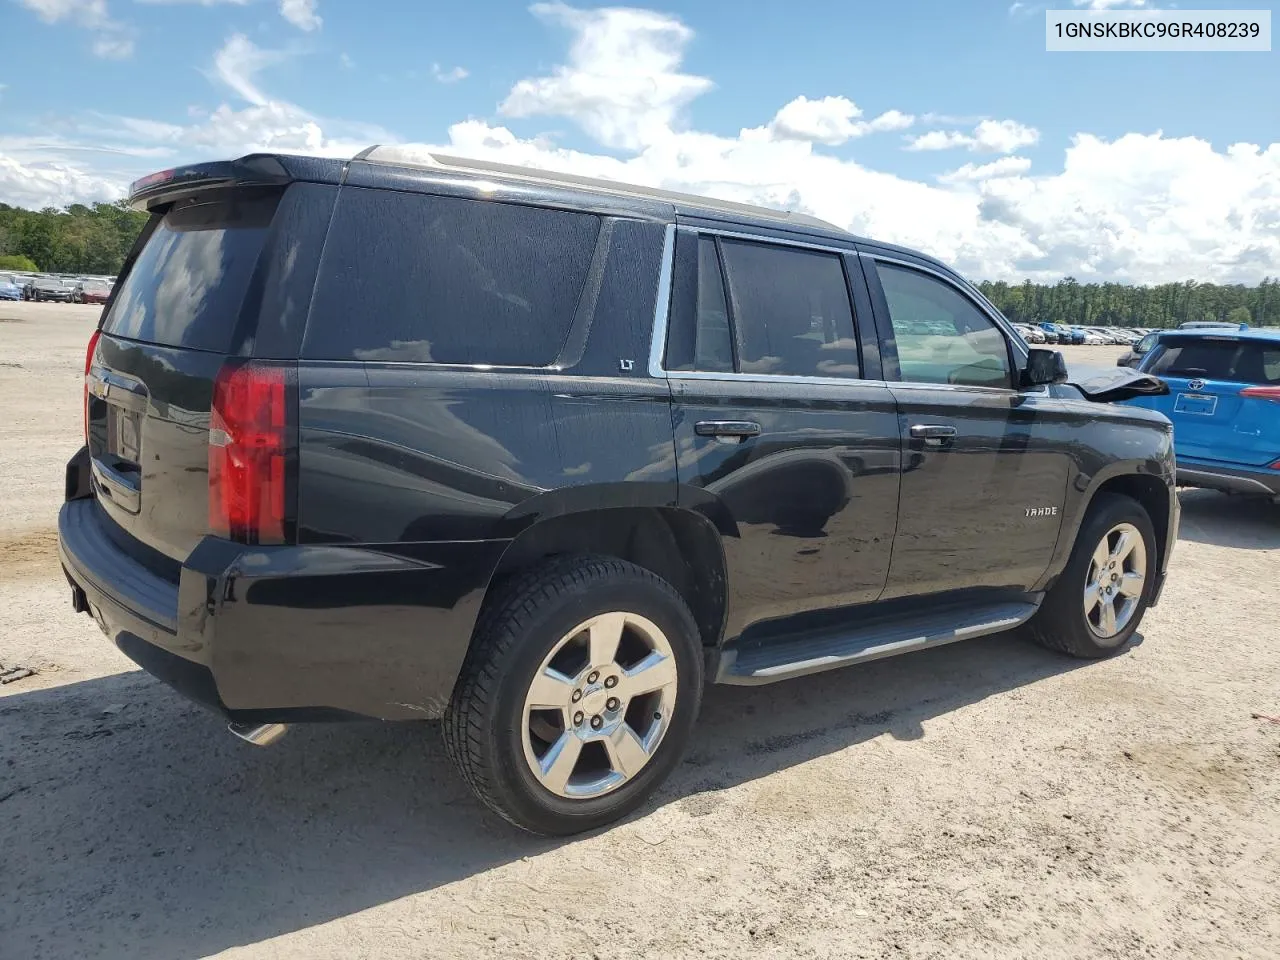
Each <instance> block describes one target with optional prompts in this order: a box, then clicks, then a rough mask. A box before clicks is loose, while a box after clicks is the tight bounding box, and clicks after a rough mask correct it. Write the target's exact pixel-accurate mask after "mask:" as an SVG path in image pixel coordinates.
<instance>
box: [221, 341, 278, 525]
mask: <svg viewBox="0 0 1280 960" xmlns="http://www.w3.org/2000/svg"><path fill="white" fill-rule="evenodd" d="M289 375H290V370H289V369H288V368H286V367H283V366H278V365H267V364H261V363H252V362H250V363H245V362H236V361H233V362H231V363H228V364H226V365H224V366H223V368H222V369H221V370H220V371H219V372H218V376H217V378H216V379H215V380H214V384H213V405H212V408H211V410H210V412H209V532H210V533H212V534H215V535H216V536H220V537H227V538H229V539H231V540H236V541H238V542H240V543H284V542H285V522H286V504H287V499H288V494H287V489H286V480H287V476H288V473H289V467H288V460H289V457H290V454H291V453H292V449H291V448H292V446H293V444H292V442H291V437H290V431H289V421H290V415H289V409H288V408H289V393H290V391H289V383H290V376H289Z"/></svg>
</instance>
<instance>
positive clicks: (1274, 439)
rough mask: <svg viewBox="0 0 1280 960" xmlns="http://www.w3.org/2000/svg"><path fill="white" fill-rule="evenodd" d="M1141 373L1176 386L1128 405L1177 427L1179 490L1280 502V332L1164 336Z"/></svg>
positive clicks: (1144, 361) (1198, 332) (1194, 332)
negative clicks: (1151, 412)
mask: <svg viewBox="0 0 1280 960" xmlns="http://www.w3.org/2000/svg"><path fill="white" fill-rule="evenodd" d="M1138 369H1139V370H1140V371H1141V372H1143V373H1149V374H1151V375H1152V376H1156V377H1159V378H1160V379H1161V380H1163V381H1165V383H1167V384H1168V385H1169V393H1168V394H1166V395H1165V396H1162V397H1139V398H1136V399H1133V400H1129V401H1127V402H1129V403H1132V404H1135V405H1137V406H1142V407H1150V408H1152V409H1154V410H1159V411H1160V412H1161V413H1163V414H1164V415H1165V416H1167V417H1168V418H1169V419H1170V420H1172V421H1173V446H1174V453H1175V455H1176V456H1177V461H1178V483H1179V485H1181V486H1184V487H1206V488H1208V489H1211V490H1223V491H1227V492H1230V493H1249V494H1260V495H1262V496H1267V497H1270V498H1271V499H1272V500H1274V501H1276V502H1277V503H1280V331H1271V330H1226V329H1216V330H1208V329H1206V330H1186V331H1181V330H1177V331H1170V332H1168V333H1161V334H1160V335H1159V337H1158V339H1157V341H1156V343H1155V345H1154V346H1153V347H1152V348H1151V350H1150V352H1148V353H1147V355H1146V356H1145V357H1143V358H1142V362H1141V364H1139V366H1138Z"/></svg>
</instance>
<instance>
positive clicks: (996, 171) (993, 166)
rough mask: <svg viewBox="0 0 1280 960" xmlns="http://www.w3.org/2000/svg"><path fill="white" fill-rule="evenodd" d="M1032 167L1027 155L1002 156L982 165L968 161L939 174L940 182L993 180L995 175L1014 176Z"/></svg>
mask: <svg viewBox="0 0 1280 960" xmlns="http://www.w3.org/2000/svg"><path fill="white" fill-rule="evenodd" d="M1030 169H1031V161H1030V160H1029V159H1027V158H1026V157H1000V158H999V159H998V160H992V161H991V162H990V163H984V164H981V165H978V164H975V163H966V164H965V165H964V166H963V167H960V168H959V169H958V170H951V171H949V172H948V173H943V174H939V175H938V182H939V183H973V182H977V181H980V180H991V179H994V178H995V177H1012V176H1016V175H1018V174H1022V173H1026V172H1027V171H1028V170H1030Z"/></svg>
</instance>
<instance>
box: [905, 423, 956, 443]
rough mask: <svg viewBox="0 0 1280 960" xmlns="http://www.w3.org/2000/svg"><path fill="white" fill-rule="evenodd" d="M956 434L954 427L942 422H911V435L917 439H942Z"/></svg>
mask: <svg viewBox="0 0 1280 960" xmlns="http://www.w3.org/2000/svg"><path fill="white" fill-rule="evenodd" d="M955 435H956V428H955V427H952V426H949V425H947V424H942V423H913V424H912V425H911V436H912V437H914V438H915V439H917V440H944V439H947V438H950V437H954V436H955Z"/></svg>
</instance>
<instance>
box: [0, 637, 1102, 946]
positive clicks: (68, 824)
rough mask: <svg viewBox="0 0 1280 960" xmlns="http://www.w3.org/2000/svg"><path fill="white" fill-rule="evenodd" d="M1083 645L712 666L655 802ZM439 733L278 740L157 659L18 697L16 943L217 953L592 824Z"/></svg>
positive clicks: (6, 761) (959, 701)
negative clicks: (232, 718) (494, 796)
mask: <svg viewBox="0 0 1280 960" xmlns="http://www.w3.org/2000/svg"><path fill="white" fill-rule="evenodd" d="M1083 665H1084V664H1083V663H1082V662H1081V661H1075V660H1071V659H1068V658H1064V657H1060V656H1057V655H1054V654H1050V653H1048V652H1045V651H1042V650H1040V649H1038V648H1035V647H1032V646H1030V645H1028V644H1026V643H1024V642H1023V641H1021V640H1019V639H1016V638H1014V637H1012V636H1009V635H1001V636H996V637H989V638H985V639H980V640H971V641H968V642H966V643H961V644H955V645H953V646H949V647H944V648H940V649H936V650H931V651H925V652H921V653H917V654H912V655H909V656H905V657H899V658H896V659H892V660H885V661H880V662H876V663H871V664H868V665H865V666H863V667H860V668H856V669H851V670H842V671H835V672H833V673H828V674H823V675H819V676H814V677H808V678H804V679H800V680H794V681H790V682H787V683H782V684H777V685H774V686H769V687H759V688H754V689H746V688H733V687H711V688H709V689H708V693H707V696H706V700H705V705H704V709H703V716H702V718H701V721H700V723H699V726H698V729H697V732H696V734H695V739H694V742H693V744H692V746H691V748H690V750H689V753H688V756H687V759H686V761H685V762H684V764H683V765H682V766H681V767H680V768H678V769H677V771H676V772H675V774H674V775H673V776H672V778H671V779H670V780H669V781H668V782H667V784H665V785H664V787H663V788H662V789H661V791H660V793H659V795H658V796H657V797H656V798H655V800H654V801H653V802H652V803H651V804H650V806H649V807H648V808H646V809H652V808H653V807H654V806H667V805H670V804H683V805H685V806H686V808H687V809H688V811H689V813H690V815H691V816H698V815H700V813H701V812H706V810H703V809H701V808H702V807H706V806H707V805H708V804H712V805H714V804H715V803H717V802H719V798H717V797H716V796H715V791H719V790H723V789H724V788H726V787H730V786H733V785H736V784H740V783H743V782H746V781H750V780H753V779H756V778H758V777H763V776H766V775H768V774H770V773H773V772H775V771H777V770H780V769H784V768H787V767H790V766H793V765H796V764H800V763H803V762H805V761H808V760H810V759H813V758H814V757H818V756H822V755H826V754H830V753H833V752H836V751H840V750H844V749H846V748H849V747H851V746H854V745H857V744H861V743H864V742H866V741H869V740H872V739H874V738H876V737H880V736H882V735H888V736H892V737H895V738H897V739H899V740H918V739H921V738H922V737H924V736H926V724H927V722H928V721H929V720H930V719H932V718H935V717H938V716H941V715H944V714H946V713H948V712H950V711H953V710H956V709H958V708H961V707H963V706H965V705H968V704H972V703H975V702H977V701H981V700H983V699H985V698H987V697H991V696H996V695H999V694H1001V693H1004V692H1007V691H1010V690H1014V689H1017V688H1020V687H1024V686H1026V685H1028V684H1032V683H1035V682H1037V681H1039V680H1042V679H1044V678H1046V677H1050V676H1053V675H1056V674H1060V673H1063V672H1065V671H1068V670H1072V669H1075V668H1078V667H1081V666H1083ZM437 733H438V731H436V730H435V729H432V725H429V724H405V725H383V724H375V723H369V724H334V725H312V726H304V727H296V728H294V730H292V731H291V732H290V734H289V735H288V736H286V737H285V738H284V739H283V740H282V741H280V743H279V744H277V745H276V746H274V747H272V748H270V749H265V750H264V749H260V748H255V747H251V746H249V745H247V744H243V743H241V742H239V741H237V740H235V739H234V738H233V737H231V736H230V735H228V734H227V733H226V732H225V730H224V729H223V727H222V724H221V722H220V721H219V719H218V718H217V717H216V716H214V715H213V714H210V713H207V712H205V711H204V710H202V709H200V708H198V707H194V706H192V705H191V704H189V703H188V702H187V701H185V700H183V699H182V698H181V697H179V696H178V695H177V694H175V693H173V692H171V691H169V690H168V689H167V688H165V687H163V686H162V685H161V684H160V683H158V682H157V681H154V680H152V679H151V678H150V677H148V676H147V675H145V674H143V673H141V672H131V673H124V674H117V675H114V676H109V677H104V678H102V679H97V680H90V681H85V682H81V683H73V684H67V685H65V686H61V687H55V688H51V689H44V690H37V691H32V692H30V693H23V694H14V695H10V696H7V697H4V698H0V851H2V856H0V863H2V864H3V866H0V874H3V875H4V877H5V880H4V888H5V896H4V897H3V898H0V929H3V930H5V931H6V933H5V942H6V947H5V951H6V954H7V955H12V956H22V957H30V958H33V960H35V958H40V957H64V956H77V957H89V956H102V957H129V958H143V957H181V958H185V957H196V956H207V955H210V954H216V953H218V952H220V951H222V950H226V949H229V948H232V947H236V946H241V945H245V944H252V943H256V942H259V941H262V940H266V939H269V938H271V937H275V936H278V935H281V934H285V933H290V932H293V931H296V930H301V929H305V928H308V927H312V926H314V925H316V924H321V923H325V922H327V921H330V920H334V919H337V918H341V917H345V916H348V915H350V914H353V913H355V912H357V911H361V910H364V909H366V908H369V907H372V906H376V905H378V904H382V903H386V902H389V901H392V900H395V899H398V898H401V897H404V896H406V895H410V894H414V893H419V892H421V891H425V890H429V889H432V888H434V887H438V886H441V885H443V884H448V883H450V882H453V881H457V880H461V879H464V878H467V877H470V876H473V875H476V874H479V873H482V872H484V871H486V870H488V869H490V868H492V867H495V866H498V865H501V864H505V863H508V862H511V861H513V860H518V859H520V858H524V857H532V856H536V855H538V854H540V853H544V852H547V851H550V850H553V849H555V848H557V847H559V846H561V845H562V844H565V843H573V842H575V841H574V840H547V839H539V838H535V837H531V836H528V835H525V834H523V833H521V832H520V831H517V830H516V829H514V828H512V827H509V826H508V825H506V824H505V823H503V822H502V821H500V820H499V819H498V818H497V817H495V816H493V815H491V814H489V813H488V812H487V811H485V810H483V809H482V808H481V807H480V806H479V804H478V803H477V802H476V801H474V800H473V799H472V798H471V796H470V794H469V793H467V792H466V790H465V789H464V787H463V786H462V785H461V782H460V780H459V779H458V777H457V776H456V775H455V774H454V772H453V770H452V769H451V767H450V766H449V764H448V761H447V759H446V758H445V757H444V754H443V751H442V750H441V749H440V747H439V740H438V737H437ZM851 762H857V760H856V758H855V759H854V760H852V761H851ZM638 817H639V818H641V825H642V822H643V821H642V818H643V817H644V813H643V812H642V813H641V814H639V815H638ZM617 829H624V830H625V829H628V827H627V826H623V827H621V828H617ZM587 842H589V841H587ZM8 951H12V953H8Z"/></svg>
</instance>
